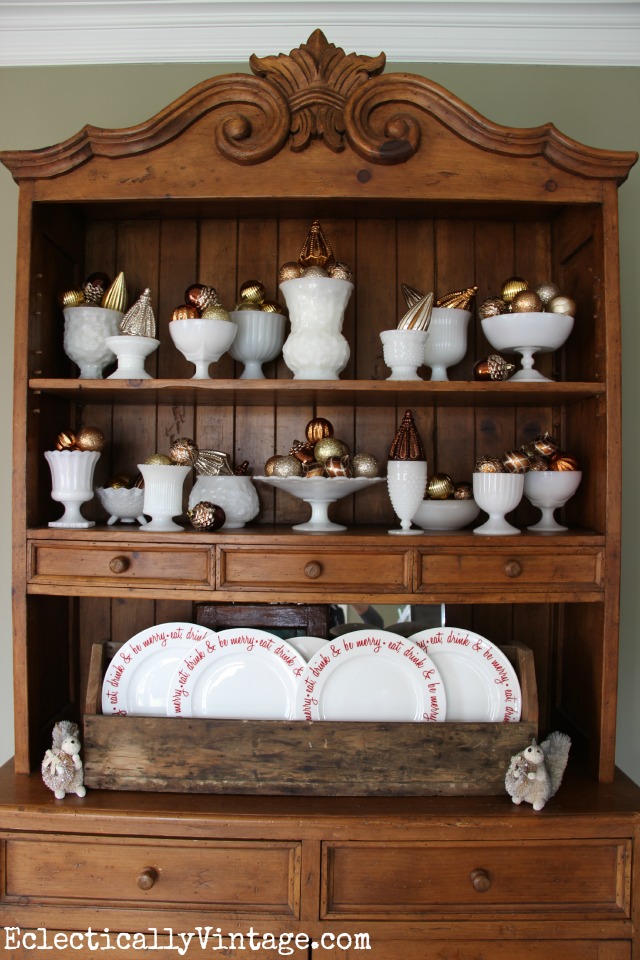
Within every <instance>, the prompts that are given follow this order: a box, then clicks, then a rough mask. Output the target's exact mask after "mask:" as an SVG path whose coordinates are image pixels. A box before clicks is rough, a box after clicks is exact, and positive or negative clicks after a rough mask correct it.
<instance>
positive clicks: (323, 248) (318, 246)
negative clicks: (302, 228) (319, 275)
mask: <svg viewBox="0 0 640 960" xmlns="http://www.w3.org/2000/svg"><path fill="white" fill-rule="evenodd" d="M334 260H335V257H334V256H333V250H332V249H331V245H330V244H329V241H328V240H327V238H326V237H325V235H324V232H323V230H322V227H321V226H320V221H319V220H314V221H313V223H312V224H311V229H310V230H309V233H308V234H307V237H306V239H305V241H304V243H303V244H302V250H301V251H300V256H299V257H298V262H299V263H300V264H302V266H303V267H326V266H327V264H329V263H331V262H333V261H334Z"/></svg>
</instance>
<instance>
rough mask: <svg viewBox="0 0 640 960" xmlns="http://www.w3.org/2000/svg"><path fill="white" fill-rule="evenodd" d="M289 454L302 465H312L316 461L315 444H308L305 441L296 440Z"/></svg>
mask: <svg viewBox="0 0 640 960" xmlns="http://www.w3.org/2000/svg"><path fill="white" fill-rule="evenodd" d="M289 454H290V455H291V456H292V457H295V458H296V460H299V461H300V463H302V464H305V463H312V462H313V460H315V456H314V453H313V444H312V443H306V442H305V441H304V440H294V441H293V443H292V445H291V450H290V451H289Z"/></svg>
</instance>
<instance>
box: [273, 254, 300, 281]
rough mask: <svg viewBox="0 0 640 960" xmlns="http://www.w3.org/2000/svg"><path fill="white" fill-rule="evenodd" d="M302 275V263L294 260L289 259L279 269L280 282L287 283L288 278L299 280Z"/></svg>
mask: <svg viewBox="0 0 640 960" xmlns="http://www.w3.org/2000/svg"><path fill="white" fill-rule="evenodd" d="M301 276H302V264H300V263H296V262H295V261H294V260H287V262H286V263H283V264H282V266H281V267H280V269H279V270H278V283H285V282H286V281H287V280H297V279H298V277H301Z"/></svg>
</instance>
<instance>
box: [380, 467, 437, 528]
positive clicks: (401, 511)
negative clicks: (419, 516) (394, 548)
mask: <svg viewBox="0 0 640 960" xmlns="http://www.w3.org/2000/svg"><path fill="white" fill-rule="evenodd" d="M426 485H427V461H426V460H389V462H388V463H387V489H388V491H389V499H390V500H391V505H392V506H393V509H394V510H395V512H396V514H397V516H398V518H399V520H400V529H398V530H389V533H393V534H405V535H407V534H421V533H422V530H416V529H412V528H411V520H412V519H413V517H415V515H416V513H417V511H418V507H419V506H420V504H421V503H422V500H423V498H424V491H425V487H426Z"/></svg>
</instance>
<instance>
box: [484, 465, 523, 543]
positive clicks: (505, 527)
mask: <svg viewBox="0 0 640 960" xmlns="http://www.w3.org/2000/svg"><path fill="white" fill-rule="evenodd" d="M524 477H525V475H524V474H523V473H474V475H473V498H474V500H475V501H476V503H477V504H478V506H479V507H480V509H481V510H484V512H485V513H488V514H489V519H488V520H487V521H485V523H482V524H481V525H480V526H479V527H476V528H475V529H474V531H473V532H474V533H480V534H486V535H488V536H492V537H498V536H514V535H515V534H518V533H520V530H518V528H517V527H514V526H513V524H511V523H509V521H508V520H507V519H506V514H507V513H511V511H512V510H515V508H516V507H517V506H518V504H519V503H520V501H521V500H522V494H523V491H524Z"/></svg>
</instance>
